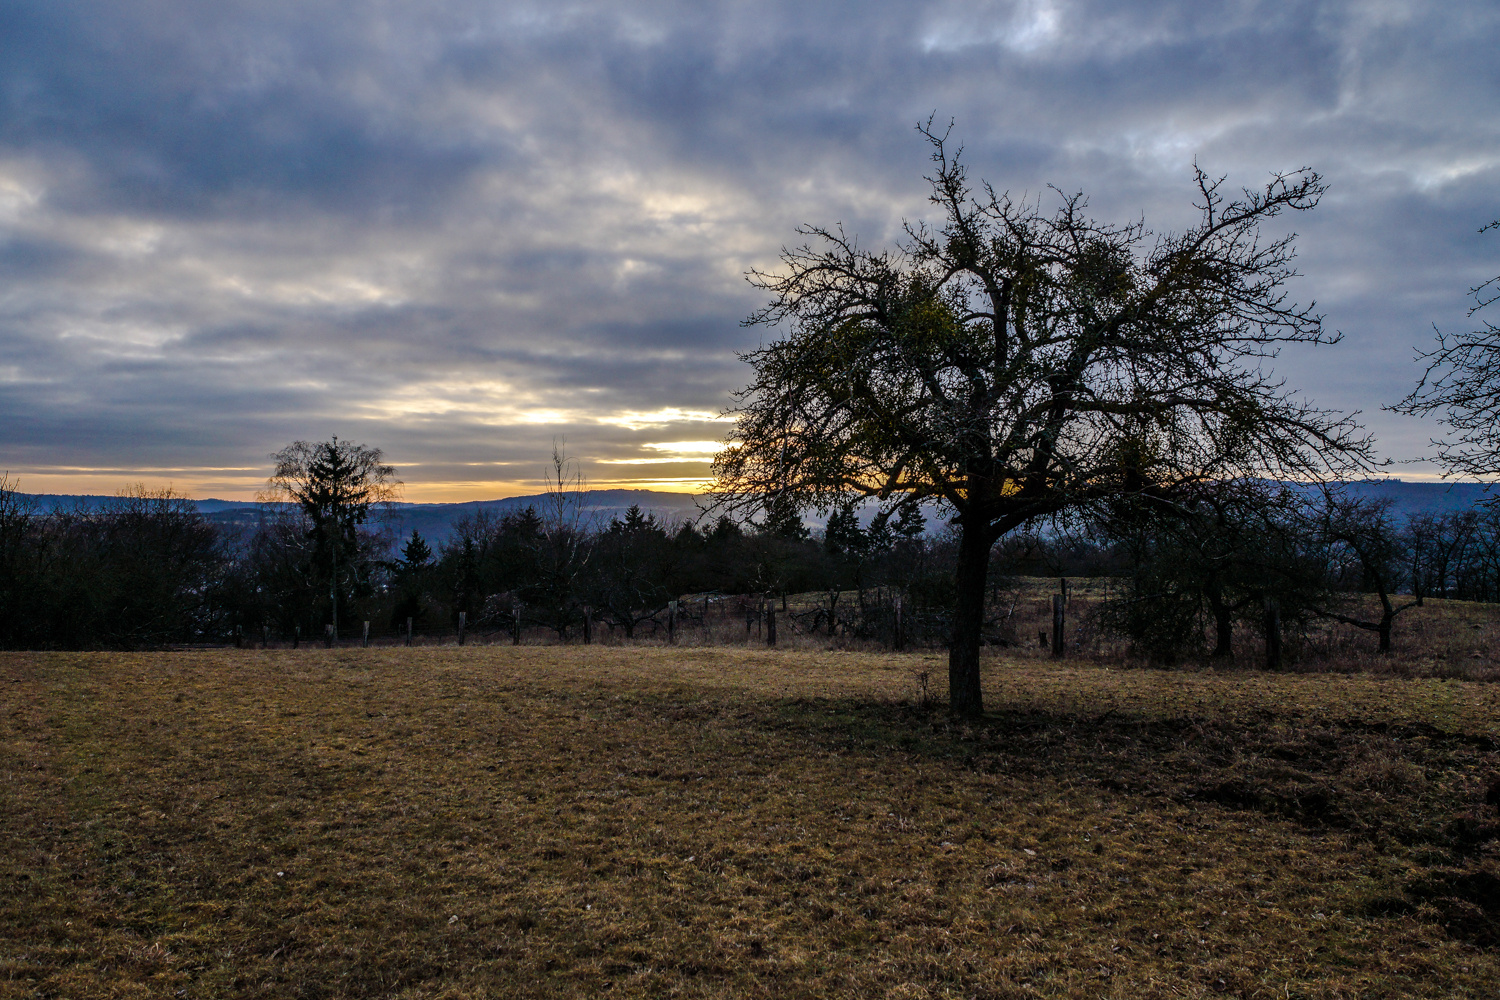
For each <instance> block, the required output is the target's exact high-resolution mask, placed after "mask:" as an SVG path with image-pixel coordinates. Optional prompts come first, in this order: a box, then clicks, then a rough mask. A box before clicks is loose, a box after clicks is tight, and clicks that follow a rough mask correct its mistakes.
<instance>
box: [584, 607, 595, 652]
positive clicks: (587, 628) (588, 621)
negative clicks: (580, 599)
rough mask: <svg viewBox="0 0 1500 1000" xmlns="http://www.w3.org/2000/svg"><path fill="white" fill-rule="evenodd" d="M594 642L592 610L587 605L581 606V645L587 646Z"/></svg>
mask: <svg viewBox="0 0 1500 1000" xmlns="http://www.w3.org/2000/svg"><path fill="white" fill-rule="evenodd" d="M593 641H594V609H593V608H591V607H589V606H588V605H587V604H585V605H584V606H583V644H584V645H585V646H587V645H589V644H590V643H592V642H593Z"/></svg>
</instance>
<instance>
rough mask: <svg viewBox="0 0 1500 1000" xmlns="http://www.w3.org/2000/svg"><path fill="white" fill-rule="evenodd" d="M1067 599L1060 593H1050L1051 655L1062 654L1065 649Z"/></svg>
mask: <svg viewBox="0 0 1500 1000" xmlns="http://www.w3.org/2000/svg"><path fill="white" fill-rule="evenodd" d="M1066 607H1067V599H1066V598H1064V597H1063V595H1062V594H1053V595H1052V655H1053V656H1063V655H1064V654H1065V653H1066V651H1067V612H1066V610H1065V608H1066Z"/></svg>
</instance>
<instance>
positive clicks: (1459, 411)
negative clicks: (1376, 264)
mask: <svg viewBox="0 0 1500 1000" xmlns="http://www.w3.org/2000/svg"><path fill="white" fill-rule="evenodd" d="M1497 228H1500V219H1497V220H1495V221H1494V222H1491V223H1490V224H1489V225H1487V226H1483V227H1482V228H1481V229H1480V230H1479V231H1480V232H1481V233H1483V232H1486V231H1488V230H1490V229H1497ZM1469 294H1470V295H1471V296H1472V297H1473V299H1474V305H1473V306H1472V307H1471V308H1470V309H1469V316H1470V317H1471V318H1472V317H1473V316H1474V314H1475V313H1478V312H1479V311H1480V310H1481V309H1484V308H1485V307H1486V306H1489V305H1492V304H1493V303H1494V302H1495V301H1496V300H1497V299H1500V276H1496V277H1494V278H1491V279H1490V280H1488V281H1486V282H1484V283H1483V284H1480V285H1477V286H1475V287H1474V288H1471V289H1469ZM1481 322H1482V325H1481V326H1480V328H1479V329H1477V330H1471V331H1469V332H1467V333H1460V334H1447V333H1444V332H1442V331H1441V330H1438V331H1437V339H1438V346H1437V348H1436V349H1435V350H1433V351H1429V352H1425V353H1421V354H1419V355H1418V359H1419V360H1422V361H1425V362H1427V370H1426V371H1425V372H1424V373H1423V374H1422V379H1421V381H1420V382H1418V383H1417V387H1416V388H1415V389H1413V390H1412V391H1411V394H1410V395H1408V396H1407V397H1406V398H1405V399H1403V400H1402V401H1401V402H1400V403H1397V404H1396V405H1395V406H1394V407H1392V409H1394V410H1395V411H1396V412H1398V413H1413V414H1430V413H1438V414H1441V416H1440V418H1439V419H1440V420H1441V422H1442V424H1443V426H1445V427H1446V428H1448V430H1450V431H1451V432H1452V433H1453V435H1454V436H1453V437H1451V438H1449V439H1446V440H1435V441H1433V445H1434V446H1435V447H1436V448H1437V450H1438V461H1439V462H1440V463H1442V465H1443V466H1444V468H1445V469H1446V471H1447V474H1448V475H1450V476H1472V477H1474V478H1476V479H1485V478H1491V477H1494V476H1496V475H1500V326H1496V325H1495V324H1494V323H1491V322H1489V321H1488V320H1484V321H1481Z"/></svg>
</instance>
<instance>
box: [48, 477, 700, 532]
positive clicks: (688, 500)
mask: <svg viewBox="0 0 1500 1000" xmlns="http://www.w3.org/2000/svg"><path fill="white" fill-rule="evenodd" d="M22 495H23V496H26V497H28V498H30V499H31V500H32V501H34V502H35V503H36V505H37V508H38V509H40V510H42V511H49V512H50V511H54V510H71V509H73V508H76V507H80V506H82V507H111V506H114V505H115V504H118V503H122V502H123V501H122V500H121V498H120V497H114V496H98V495H92V494H78V493H27V494H22ZM581 499H582V503H581V504H580V507H581V508H582V510H583V511H584V512H585V514H586V515H587V516H588V517H589V518H590V519H592V520H594V521H597V522H599V524H600V525H601V526H602V525H607V524H608V523H609V520H610V518H612V517H619V518H623V517H624V516H625V512H626V511H627V510H629V509H630V507H631V506H632V505H636V506H639V507H640V508H641V510H642V511H644V512H646V513H648V514H653V515H655V517H656V519H657V520H659V521H662V522H665V523H668V524H671V523H675V522H678V521H692V520H696V519H697V518H698V515H699V509H698V497H697V495H696V494H693V493H665V492H659V491H657V490H586V491H584V492H583V493H582V494H581ZM193 503H194V505H196V506H197V508H198V510H199V511H200V512H201V513H202V514H203V515H204V516H205V517H206V518H207V519H208V520H209V521H212V522H213V523H215V524H223V525H243V526H253V525H255V524H256V523H258V522H259V520H260V518H261V517H262V516H263V515H264V513H265V510H266V507H267V506H268V505H267V504H261V503H256V502H254V501H250V500H219V499H213V498H210V499H207V500H194V501H193ZM546 503H547V495H546V494H545V493H538V494H533V495H531V496H521V497H500V498H498V499H495V500H468V501H464V502H462V503H405V502H399V501H398V502H397V503H394V504H392V505H391V508H392V509H391V512H390V514H389V515H388V516H387V517H385V518H383V521H384V523H386V524H387V525H389V526H390V527H391V528H393V529H394V530H395V531H397V533H398V534H400V535H402V536H406V535H410V534H411V533H412V530H413V529H415V530H417V531H420V532H421V533H422V537H423V538H426V539H427V540H428V541H429V542H431V543H432V544H433V545H439V544H442V543H443V542H446V541H447V540H448V539H449V537H450V536H451V535H452V534H453V523H454V522H455V521H457V520H458V519H459V518H461V517H465V516H469V515H473V514H477V513H479V512H480V511H486V512H489V513H492V514H496V515H502V516H503V515H504V514H506V513H508V512H511V511H519V510H525V509H526V508H527V507H536V508H537V509H538V510H541V509H542V508H543V507H544V506H545V505H546ZM269 506H275V505H269Z"/></svg>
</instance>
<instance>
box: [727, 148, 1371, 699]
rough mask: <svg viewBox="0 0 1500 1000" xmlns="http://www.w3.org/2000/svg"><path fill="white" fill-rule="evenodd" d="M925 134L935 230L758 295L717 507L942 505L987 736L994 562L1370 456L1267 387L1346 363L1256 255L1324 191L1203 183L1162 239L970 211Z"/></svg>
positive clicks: (957, 650)
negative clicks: (1301, 365)
mask: <svg viewBox="0 0 1500 1000" xmlns="http://www.w3.org/2000/svg"><path fill="white" fill-rule="evenodd" d="M922 131H923V133H924V135H925V136H926V137H927V139H928V140H929V141H930V142H931V144H932V148H933V162H934V164H935V170H936V172H935V174H934V175H933V176H932V177H931V178H930V181H931V184H932V195H931V200H932V202H933V203H934V204H935V205H937V206H939V208H940V209H941V211H942V212H943V213H944V214H945V220H944V222H943V224H942V225H941V227H940V228H938V229H936V230H930V229H928V228H926V227H925V226H921V225H913V226H908V227H907V230H906V239H905V241H904V242H903V243H902V244H901V245H900V246H899V247H898V248H896V249H895V250H890V251H881V252H870V251H867V250H863V249H861V248H859V246H858V245H857V244H856V242H855V241H854V239H852V238H851V237H849V236H847V235H846V234H845V233H844V232H843V231H842V230H841V229H837V228H834V229H828V228H819V227H815V228H806V229H802V230H800V232H802V233H804V234H806V235H809V236H811V237H813V238H814V239H816V240H817V241H819V243H820V244H821V247H820V248H819V249H813V248H811V247H808V246H804V247H802V248H800V249H797V250H791V251H786V252H784V254H783V262H784V265H785V267H784V269H783V272H782V273H780V274H762V273H759V272H753V273H752V274H751V280H752V282H753V283H754V284H756V285H757V287H759V288H762V289H764V290H765V291H767V292H769V293H770V294H771V296H772V301H771V304H770V305H768V306H767V307H766V308H765V309H763V310H761V311H760V312H758V313H756V314H754V315H753V316H752V317H751V318H750V320H749V322H751V323H757V324H767V325H782V324H785V325H786V326H787V327H788V329H787V330H786V333H785V336H783V337H782V338H781V339H779V340H776V341H775V342H773V343H771V344H768V345H767V346H765V347H763V348H761V349H760V350H757V351H753V352H751V353H749V354H747V355H745V356H744V359H745V360H746V361H748V362H749V363H750V364H751V365H752V366H753V367H754V370H755V374H754V379H753V381H752V382H751V384H750V385H749V386H748V387H747V388H746V389H745V390H743V391H742V392H741V393H740V394H739V397H738V398H739V400H740V406H739V409H738V411H737V417H738V421H737V423H736V425H735V428H734V430H733V431H732V432H731V434H730V439H729V440H730V445H729V447H728V448H727V449H726V450H725V451H723V452H721V453H720V454H719V455H718V457H717V458H716V460H715V465H714V469H715V473H716V475H717V484H716V487H715V489H716V491H717V493H718V495H719V497H720V500H721V502H723V503H728V504H732V505H740V506H747V505H753V504H765V503H766V502H767V499H768V498H769V499H770V500H771V502H773V503H786V502H787V498H790V499H791V501H792V502H794V503H795V504H796V505H799V506H800V505H807V506H812V507H816V508H819V509H823V510H828V509H832V508H836V507H838V506H840V505H842V504H844V503H847V502H849V501H850V500H851V499H855V498H860V497H869V498H875V499H876V500H878V501H879V502H880V503H881V504H882V505H883V506H884V508H885V509H886V510H889V509H890V508H891V507H892V506H899V505H902V504H905V503H908V502H911V501H913V500H922V499H928V498H930V499H933V500H937V501H939V502H941V503H942V504H944V505H945V506H946V507H947V509H948V510H950V511H952V514H953V519H952V525H953V530H954V531H955V533H956V540H957V545H958V559H957V567H956V577H955V603H954V605H953V617H952V641H951V645H950V653H949V691H950V698H951V708H952V710H953V711H954V712H957V713H962V714H976V713H979V712H980V711H981V710H982V700H981V696H980V678H979V645H980V639H981V629H982V626H983V622H984V601H985V581H986V576H987V573H988V570H989V564H990V552H991V547H992V546H993V545H994V543H995V542H996V540H997V539H999V538H1001V537H1003V536H1005V535H1006V534H1008V533H1009V532H1011V531H1014V530H1016V529H1018V528H1022V527H1023V526H1025V525H1028V524H1031V523H1033V522H1035V521H1037V520H1038V519H1040V518H1046V517H1050V516H1054V515H1058V514H1061V513H1064V512H1067V511H1070V510H1073V509H1075V508H1078V507H1080V506H1083V505H1087V504H1091V503H1094V502H1097V501H1098V500H1100V499H1103V498H1108V497H1119V496H1126V495H1130V494H1136V493H1144V492H1151V493H1154V494H1156V495H1160V496H1164V497H1165V496H1170V495H1172V494H1173V493H1174V492H1176V491H1178V490H1180V489H1181V488H1183V487H1185V486H1191V485H1193V484H1196V483H1198V482H1201V481H1203V480H1205V479H1213V478H1233V477H1242V476H1251V475H1256V474H1261V473H1266V472H1270V473H1274V474H1276V475H1278V476H1290V475H1296V476H1316V475H1319V474H1322V473H1323V472H1324V471H1325V470H1326V469H1328V468H1329V467H1330V466H1334V467H1343V468H1348V467H1351V466H1356V467H1357V466H1360V465H1361V464H1362V463H1364V462H1365V461H1367V458H1368V449H1369V445H1368V441H1367V439H1365V438H1362V437H1359V436H1357V435H1356V428H1355V427H1354V425H1353V424H1352V423H1351V422H1349V421H1348V420H1346V419H1341V418H1339V417H1338V416H1337V415H1333V414H1329V413H1327V412H1325V411H1320V410H1317V409H1314V408H1313V407H1311V406H1310V405H1307V404H1305V403H1302V402H1299V401H1297V400H1296V399H1295V398H1293V397H1292V396H1291V395H1289V394H1288V393H1287V392H1286V391H1285V390H1284V387H1283V385H1282V383H1281V382H1279V381H1276V380H1274V379H1273V378H1271V377H1270V376H1269V375H1268V374H1266V373H1265V366H1264V365H1263V363H1262V362H1263V359H1265V358H1266V357H1268V356H1271V355H1274V354H1275V352H1276V350H1277V348H1278V346H1279V345H1280V344H1283V343H1299V344H1323V343H1329V342H1331V341H1334V340H1336V339H1337V337H1336V336H1329V335H1327V334H1325V332H1324V330H1323V327H1322V323H1321V318H1320V317H1319V316H1318V314H1317V313H1316V312H1314V311H1313V309H1312V308H1311V307H1301V306H1297V305H1295V304H1292V303H1289V302H1288V300H1287V294H1286V291H1285V287H1284V286H1285V284H1286V283H1287V281H1288V280H1289V279H1290V278H1291V277H1293V276H1294V274H1295V271H1294V270H1293V267H1292V258H1293V244H1292V237H1290V236H1287V237H1282V238H1279V239H1272V240H1269V241H1267V240H1263V239H1262V238H1261V237H1260V234H1259V229H1260V225H1261V223H1263V222H1265V221H1268V220H1270V219H1272V218H1275V217H1276V216H1278V215H1280V214H1281V213H1282V212H1284V211H1287V210H1291V211H1305V210H1307V209H1311V208H1312V207H1313V206H1315V205H1316V204H1317V202H1318V199H1319V197H1320V196H1321V195H1322V193H1323V184H1322V181H1321V179H1320V178H1319V177H1318V175H1317V174H1315V173H1313V172H1311V171H1308V170H1301V171H1297V172H1294V173H1290V174H1277V175H1276V176H1275V177H1274V178H1273V179H1272V180H1271V182H1270V183H1269V184H1267V185H1266V186H1265V188H1264V189H1263V190H1260V191H1246V192H1245V193H1244V195H1243V197H1241V198H1239V199H1235V200H1228V199H1227V198H1226V197H1225V195H1224V193H1223V192H1222V191H1221V190H1220V187H1221V182H1220V181H1218V180H1214V179H1212V178H1210V177H1208V176H1207V175H1205V174H1204V173H1203V172H1202V171H1197V172H1196V182H1197V197H1198V202H1197V207H1198V209H1199V212H1200V215H1199V219H1198V222H1197V223H1196V224H1194V225H1192V226H1190V227H1188V228H1187V229H1185V230H1183V231H1182V232H1180V233H1168V234H1161V235H1155V236H1153V235H1152V234H1150V233H1148V232H1147V231H1146V230H1145V228H1144V226H1143V225H1142V224H1139V223H1131V224H1127V225H1124V226H1116V225H1110V224H1106V223H1100V222H1096V221H1094V220H1092V219H1090V218H1088V217H1087V216H1086V214H1085V209H1086V202H1085V201H1084V199H1083V198H1082V196H1081V195H1072V196H1068V197H1065V198H1063V199H1062V204H1061V206H1060V207H1059V208H1058V209H1057V211H1056V212H1055V213H1053V214H1051V215H1045V214H1043V212H1042V211H1041V209H1040V208H1039V207H1038V206H1035V205H1030V204H1024V203H1023V204H1018V203H1016V202H1013V201H1011V200H1010V199H1009V198H1008V197H1004V196H1001V195H998V194H996V193H995V192H994V191H993V190H991V189H990V188H989V187H987V186H986V187H984V188H983V189H982V190H981V191H979V192H977V193H976V192H973V191H971V189H970V188H969V185H968V182H967V180H966V178H965V172H964V169H963V168H962V167H961V166H960V164H959V159H958V156H957V155H952V156H950V155H949V153H948V151H947V149H946V147H945V137H944V136H943V135H940V134H935V133H934V132H933V131H932V130H931V128H930V123H929V127H926V128H924V129H923V130H922Z"/></svg>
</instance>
